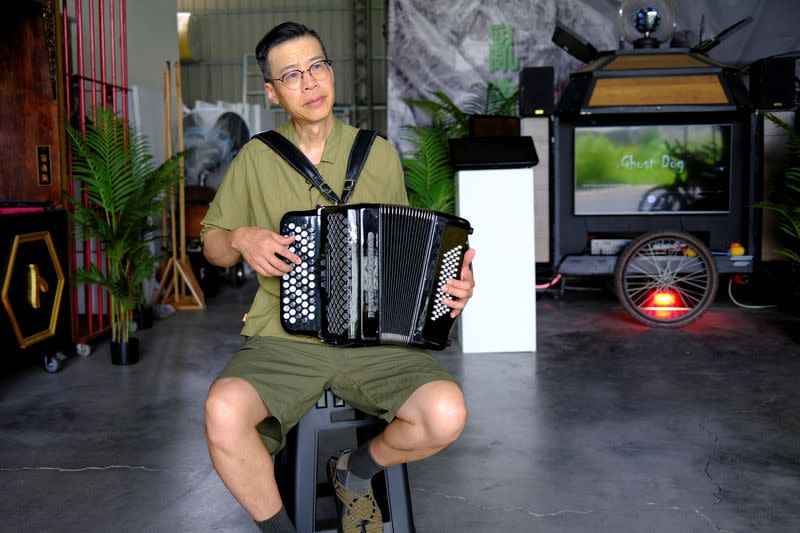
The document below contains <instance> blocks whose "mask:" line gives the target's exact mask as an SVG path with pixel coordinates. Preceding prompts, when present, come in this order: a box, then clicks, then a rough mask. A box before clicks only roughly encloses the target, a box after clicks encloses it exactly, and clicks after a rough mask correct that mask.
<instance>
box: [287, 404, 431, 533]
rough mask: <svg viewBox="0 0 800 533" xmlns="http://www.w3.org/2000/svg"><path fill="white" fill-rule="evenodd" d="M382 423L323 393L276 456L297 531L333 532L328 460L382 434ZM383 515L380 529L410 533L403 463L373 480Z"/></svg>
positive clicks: (333, 504) (334, 522)
mask: <svg viewBox="0 0 800 533" xmlns="http://www.w3.org/2000/svg"><path fill="white" fill-rule="evenodd" d="M385 425H386V423H385V422H384V421H382V420H381V419H379V418H376V417H374V416H370V415H367V414H365V413H362V412H361V411H358V410H357V409H354V408H352V407H350V406H349V405H346V404H345V403H344V400H341V399H340V398H337V397H336V396H334V395H333V393H331V391H325V392H324V393H323V395H322V397H321V398H320V400H319V402H317V405H316V408H315V409H311V410H310V411H309V412H308V413H306V415H305V416H304V417H303V418H302V419H301V420H300V422H299V423H298V424H297V426H296V427H295V428H293V429H292V430H291V431H290V432H289V433H288V434H287V435H286V446H285V447H284V449H283V450H281V451H280V452H279V453H278V454H277V455H276V456H275V478H276V480H277V482H278V489H279V490H280V493H281V498H282V499H283V504H284V507H286V512H287V513H288V514H289V517H290V518H291V519H292V521H293V522H294V526H295V528H296V529H297V533H336V531H337V527H338V518H337V516H336V499H335V495H334V494H333V491H332V489H331V487H330V484H329V483H328V475H327V468H328V459H329V458H330V456H331V455H333V454H334V453H336V452H337V451H338V450H341V449H345V448H356V447H358V446H360V445H361V444H363V443H365V442H367V441H368V440H369V439H371V438H372V437H374V436H375V435H377V434H378V433H380V432H381V430H382V429H383V427H385ZM372 491H373V493H374V494H375V500H376V501H377V502H378V507H379V508H380V510H381V514H382V515H383V531H384V533H414V531H415V529H414V517H413V515H412V514H411V496H410V494H409V489H408V471H407V469H406V465H404V464H403V465H396V466H391V467H389V468H387V469H386V470H385V471H384V472H383V473H382V474H378V475H376V476H375V477H374V478H373V479H372Z"/></svg>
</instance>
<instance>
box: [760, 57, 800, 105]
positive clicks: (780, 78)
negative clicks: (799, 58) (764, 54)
mask: <svg viewBox="0 0 800 533" xmlns="http://www.w3.org/2000/svg"><path fill="white" fill-rule="evenodd" d="M794 65H795V58H793V57H772V58H765V59H759V60H758V61H755V62H754V63H753V64H751V65H750V98H751V99H752V101H753V106H754V107H756V108H758V109H791V108H793V107H794V84H795V80H794Z"/></svg>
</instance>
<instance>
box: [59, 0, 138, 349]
mask: <svg viewBox="0 0 800 533" xmlns="http://www.w3.org/2000/svg"><path fill="white" fill-rule="evenodd" d="M62 2H63V9H62V11H61V16H62V18H63V32H64V71H65V76H66V80H65V81H66V83H65V85H66V93H67V97H66V115H67V117H72V109H71V107H72V103H73V102H72V98H73V96H77V97H78V110H79V117H80V118H79V124H80V129H81V131H86V111H87V110H86V93H87V92H89V94H90V95H91V105H92V110H94V109H95V108H96V106H97V105H98V100H99V105H101V106H102V107H103V108H107V107H108V105H111V108H112V109H113V110H114V111H115V112H117V113H120V112H121V113H122V117H123V118H124V119H125V120H126V121H127V120H128V90H129V89H128V72H127V68H128V61H127V26H126V20H125V18H126V0H97V10H95V0H88V8H89V9H88V14H87V17H86V18H87V19H88V23H89V50H88V52H89V63H90V64H89V75H88V76H87V75H86V69H85V65H84V54H85V52H86V51H85V49H84V35H83V29H84V28H83V26H84V22H83V20H84V11H83V0H74V5H75V25H76V29H75V37H76V42H75V50H74V51H75V58H76V61H75V63H77V65H76V66H77V70H76V71H75V72H73V70H72V68H73V66H74V65H73V61H71V54H70V45H71V40H70V33H69V26H70V21H69V13H68V10H67V7H68V6H67V2H68V0H62ZM106 6H107V7H108V15H109V35H108V38H106V28H105V26H106V18H105V8H106ZM116 6H118V8H119V9H118V10H116V9H115V7H116ZM117 18H118V19H119V46H115V45H116V42H115V41H116V39H117V34H116V29H117V25H116V23H117ZM95 25H96V26H97V29H95ZM95 35H97V37H98V41H99V42H96V41H95ZM106 45H108V47H106ZM98 48H99V49H98ZM107 50H108V51H110V55H111V65H110V67H111V72H110V80H109V76H108V74H109V73H108V72H106V53H107ZM95 51H97V52H98V54H95ZM117 54H119V71H120V72H119V74H120V79H121V84H117ZM98 56H99V57H98ZM98 63H99V70H100V77H99V78H98V77H97V66H98ZM73 83H76V84H77V85H76V86H73ZM75 93H77V94H75ZM117 93H120V95H121V98H117ZM98 96H99V99H98ZM109 96H110V102H109ZM119 104H121V109H120V108H119V107H118V106H119ZM67 168H68V179H67V183H68V184H69V185H68V190H69V194H70V195H71V196H74V191H75V183H74V179H73V178H72V167H71V162H70V161H68V165H67ZM81 198H82V201H83V204H84V205H87V206H88V205H89V198H88V195H87V194H86V192H85V191H84V192H83V194H82V196H81ZM91 249H92V243H91V242H90V241H83V242H82V243H81V242H77V241H76V242H75V246H74V249H73V252H72V254H71V257H70V267H71V269H72V271H73V272H74V270H75V267H76V265H77V262H78V253H79V252H84V253H83V266H84V267H87V268H88V267H89V266H91V265H92V262H93V261H94V264H95V265H97V268H99V269H100V270H102V271H103V272H107V267H106V264H105V263H106V261H105V256H104V252H103V250H102V249H101V247H100V246H96V249H95V253H94V257H93V256H92V253H91ZM82 290H83V296H84V302H85V313H79V307H78V295H79V292H78V291H79V288H77V287H76V288H74V289H73V298H72V318H73V320H72V327H73V339H75V342H77V343H87V342H89V341H91V340H93V339H95V338H97V337H98V336H100V335H102V334H103V333H106V332H107V331H108V330H109V328H110V324H109V323H108V322H109V321H108V320H107V319H106V313H107V310H108V309H109V306H110V302H109V295H108V293H107V292H106V291H105V290H104V289H102V288H101V287H99V286H97V285H91V286H84V287H82ZM95 301H96V302H97V304H98V305H97V307H98V308H97V309H94V307H95Z"/></svg>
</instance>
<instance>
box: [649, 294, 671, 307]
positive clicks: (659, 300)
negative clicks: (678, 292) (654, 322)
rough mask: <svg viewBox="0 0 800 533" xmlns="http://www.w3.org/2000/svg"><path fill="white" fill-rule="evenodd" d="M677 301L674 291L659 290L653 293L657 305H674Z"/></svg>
mask: <svg viewBox="0 0 800 533" xmlns="http://www.w3.org/2000/svg"><path fill="white" fill-rule="evenodd" d="M676 301H677V299H676V298H675V293H674V292H672V291H658V292H656V293H655V294H654V295H653V305H654V306H656V307H674V306H675V302H676Z"/></svg>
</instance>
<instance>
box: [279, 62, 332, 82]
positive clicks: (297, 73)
mask: <svg viewBox="0 0 800 533" xmlns="http://www.w3.org/2000/svg"><path fill="white" fill-rule="evenodd" d="M331 63H333V62H332V61H331V60H330V59H323V60H322V61H317V62H316V63H311V66H310V67H308V68H307V69H306V70H290V71H289V72H287V73H286V74H284V75H283V76H281V77H280V78H272V80H271V81H279V82H281V83H283V84H284V85H285V86H286V88H287V89H297V88H298V87H300V84H301V83H302V82H303V75H304V74H305V73H306V72H308V73H309V74H311V77H312V78H314V79H315V80H316V81H323V80H327V79H328V78H329V77H330V75H331Z"/></svg>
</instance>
